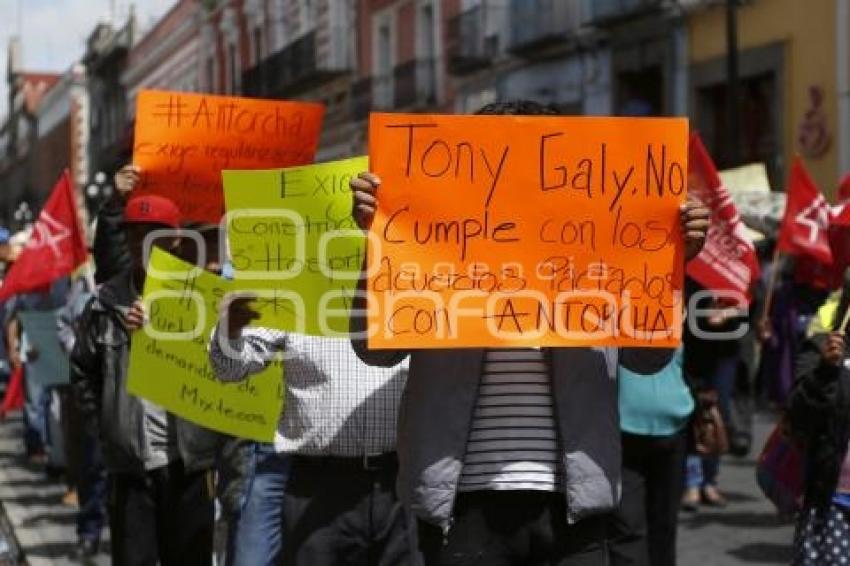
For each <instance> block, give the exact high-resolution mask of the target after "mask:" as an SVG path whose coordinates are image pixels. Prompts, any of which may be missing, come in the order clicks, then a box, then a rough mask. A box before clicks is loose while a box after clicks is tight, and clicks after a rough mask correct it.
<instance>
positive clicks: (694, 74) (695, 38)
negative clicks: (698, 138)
mask: <svg viewBox="0 0 850 566" xmlns="http://www.w3.org/2000/svg"><path fill="white" fill-rule="evenodd" d="M841 6H844V10H845V12H846V10H847V8H846V2H843V1H835V0H827V1H823V2H797V1H794V0H753V1H751V2H744V3H741V5H740V6H739V7H738V9H737V19H738V44H739V69H740V71H739V76H740V82H739V84H740V86H739V96H738V109H737V113H738V114H737V115H738V120H739V124H740V136H739V142H738V144H739V147H740V155H739V157H738V160H737V162H736V161H735V160H733V159H732V158H731V157H730V156H729V154H728V151H727V148H728V143H727V141H726V140H728V133H727V125H726V113H727V104H728V101H727V92H728V87H727V84H726V76H727V75H726V67H725V65H726V63H725V61H726V60H725V57H726V14H725V9H724V6H722V5H711V4H709V5H707V6H704V7H701V8H700V9H697V10H694V11H693V12H692V13H691V14H690V17H689V19H688V52H689V54H690V66H689V74H690V86H689V92H688V95H689V114H690V116H691V119H692V125H693V127H695V128H697V129H698V130H699V131H700V132H701V134H702V136H703V138H704V140H705V142H706V145H707V147H708V149H709V151H710V152H711V153H712V155H713V156H714V158H715V160H716V161H717V162H718V166H720V167H721V168H723V167H730V166H734V165H740V164H743V163H749V162H754V161H762V162H764V163H765V164H766V166H767V169H768V173H769V176H770V180H771V186H772V187H773V188H774V190H785V188H786V183H787V175H788V170H789V165H790V163H791V161H792V159H793V157H794V155H800V156H801V157H802V158H803V159H804V160H805V163H806V166H807V168H808V169H809V171H810V172H811V173H812V176H813V178H814V180H815V181H816V183H817V184H818V186H819V187H820V189H821V190H822V191H823V192H824V193H825V194H826V195H828V196H831V195H834V193H835V189H836V187H837V184H838V179H839V175H840V174H841V173H846V172H847V170H848V158H847V157H844V158H842V159H843V165H842V164H841V163H840V161H841V160H840V159H839V153H840V152H843V153H844V154H845V155H846V152H847V148H846V141H844V142H843V143H844V145H845V147H844V149H842V148H841V146H842V140H846V136H847V133H846V129H844V128H847V125H846V121H847V120H848V118H847V117H846V116H845V118H844V125H843V126H842V123H841V121H840V120H839V99H841V98H842V97H843V99H844V102H843V104H845V105H846V104H847V98H846V97H847V96H848V94H847V85H846V83H845V85H844V87H843V89H844V91H843V94H842V92H841V89H840V88H839V84H838V81H837V79H838V77H839V76H840V75H841V68H840V66H839V59H843V64H844V65H845V68H846V65H847V52H846V46H845V48H844V51H843V53H842V50H841V48H840V43H839V42H838V38H839V34H838V30H839V29H841V27H842V26H845V29H846V26H848V25H850V24H848V22H850V17H848V16H847V15H846V13H845V14H844V20H845V21H844V22H843V23H841V18H840V17H839V16H840V10H839V8H840V7H841ZM844 33H845V34H846V33H847V32H846V31H845V32H844ZM845 37H846V36H845ZM845 41H846V40H845ZM839 55H840V56H839ZM845 72H846V71H845ZM846 112H848V110H847V109H846V106H845V113H846Z"/></svg>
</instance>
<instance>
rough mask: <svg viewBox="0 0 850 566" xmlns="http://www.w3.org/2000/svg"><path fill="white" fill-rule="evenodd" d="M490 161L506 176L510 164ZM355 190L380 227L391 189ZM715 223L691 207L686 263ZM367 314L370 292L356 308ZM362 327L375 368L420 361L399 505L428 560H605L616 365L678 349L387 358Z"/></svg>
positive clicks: (412, 380)
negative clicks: (379, 211)
mask: <svg viewBox="0 0 850 566" xmlns="http://www.w3.org/2000/svg"><path fill="white" fill-rule="evenodd" d="M479 114H489V115H514V116H516V115H549V116H554V115H556V114H557V111H556V110H555V109H553V108H551V107H547V106H542V105H539V104H536V103H534V102H531V101H519V102H512V103H495V104H491V105H488V106H486V107H484V108H483V109H482V110H480V111H479ZM435 143H436V142H435ZM519 143H522V140H520V142H519ZM467 145H468V144H467ZM400 150H401V151H404V150H405V148H400ZM460 150H461V147H460V146H458V152H460ZM506 154H507V151H506V152H505V153H503V155H506ZM396 157H397V156H395V155H394V154H393V155H389V156H384V158H385V159H395V158H396ZM375 161H376V156H375V155H370V162H372V163H374V162H375ZM487 163H489V164H490V168H489V171H490V173H491V176H492V177H494V178H495V177H497V176H498V171H499V165H498V163H499V162H498V157H497V159H496V160H495V161H494V160H493V159H489V160H487ZM484 170H485V173H486V171H487V170H488V169H487V168H486V167H485V169H484ZM528 174H529V176H531V175H534V174H536V171H529V172H528ZM351 189H352V191H353V192H354V217H355V219H356V220H357V222H358V224H359V226H360V227H361V229H363V230H369V228H370V226H371V224H372V220H373V218H374V216H375V212H376V208H377V205H378V201H379V199H380V198H381V193H382V191H384V190H385V189H382V188H381V181H380V179H378V178H377V176H375V175H373V174H371V173H363V174H361V175H360V177H359V178H358V179H355V180H353V181H352V182H351ZM543 213H544V212H543V211H540V214H543ZM708 217H709V214H708V210H707V209H706V208H705V207H703V206H701V205H698V204H695V203H689V204H687V205H685V206H683V207H682V209H681V213H680V218H679V221H680V224H681V233H682V234H683V235H684V250H682V251H683V252H684V253H682V254H681V255H680V256H678V257H682V258H684V259H689V258H692V257H694V256H695V255H696V254H697V253H699V251H700V249H701V246H702V243H703V241H704V240H705V235H706V231H707V228H708ZM496 236H497V235H496V234H495V232H494V233H493V237H494V238H495V237H496ZM434 253H435V254H436V253H438V252H434ZM431 259H433V258H431ZM506 259H508V260H509V259H510V258H506ZM366 275H367V274H366V273H364V274H363V278H362V280H361V285H365V280H366ZM370 306H371V305H370ZM365 307H366V304H365V297H364V294H363V293H361V294H359V295H358V297H357V300H356V303H355V309H354V311H353V313H358V314H359V313H363V312H366V308H365ZM351 330H352V346H353V347H354V349H355V351H356V352H357V354H358V355H359V356H360V358H361V359H362V360H363V361H364V362H366V363H367V364H369V365H374V366H392V365H395V364H398V363H399V362H401V361H403V360H405V359H407V358H408V357H409V359H410V368H411V370H410V376H409V378H408V381H407V386H406V389H405V395H404V404H403V406H402V408H401V414H402V415H403V418H401V419H399V432H398V437H399V446H398V451H399V468H400V471H399V490H400V493H399V497H400V498H401V500H402V501H403V502H404V503H405V505H406V506H407V507H408V508H409V509H410V510H411V511H412V512H413V513H414V514H415V516H416V517H417V519H418V534H419V548H420V551H421V552H422V554H423V557H424V560H425V563H426V564H427V565H429V566H430V565H440V564H459V563H465V562H466V561H468V562H469V563H472V562H476V563H481V564H487V565H488V566H500V565H509V564H543V563H545V564H553V565H554V564H557V565H569V566H574V565H594V566H595V565H597V564H603V563H605V561H606V553H605V530H606V519H607V515H608V514H610V513H611V511H612V510H614V509H615V508H616V506H617V505H618V502H619V495H620V494H619V491H620V487H619V486H620V466H621V461H620V431H619V426H618V407H617V384H616V373H617V370H618V367H621V368H626V369H628V370H629V371H631V372H633V373H635V374H639V375H648V374H652V373H655V372H657V371H659V370H660V369H661V368H663V367H664V366H665V365H666V364H667V363H668V361H669V360H670V358H671V356H672V354H673V350H671V349H666V348H665V349H660V348H655V349H652V348H615V347H593V348H591V347H573V348H566V347H557V348H550V349H541V348H536V347H527V348H521V349H520V348H509V347H504V348H503V347H500V348H486V349H485V348H443V349H430V350H392V349H387V350H377V349H371V348H370V347H369V344H368V342H367V334H368V331H367V330H368V328H367V322H366V319H365V317H361V316H355V315H354V314H353V315H352V317H351ZM532 346H533V345H532Z"/></svg>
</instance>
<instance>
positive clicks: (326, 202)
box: [222, 157, 368, 336]
mask: <svg viewBox="0 0 850 566" xmlns="http://www.w3.org/2000/svg"><path fill="white" fill-rule="evenodd" d="M367 167H368V160H367V158H366V157H356V158H352V159H345V160H342V161H334V162H330V163H321V164H316V165H307V166H303V167H292V168H288V169H273V170H263V171H224V172H223V173H222V175H223V180H224V199H225V204H226V208H227V233H228V237H229V242H230V256H231V259H232V261H233V269H234V277H235V283H236V285H237V287H238V288H240V289H242V290H245V291H250V292H253V293H254V294H256V295H257V297H258V299H257V301H256V302H255V307H256V308H257V310H258V311H259V312H260V315H261V319H260V322H259V324H260V325H262V326H270V327H274V328H279V329H282V330H289V331H292V332H298V333H301V334H309V335H313V336H340V335H345V334H347V333H348V318H349V312H350V310H351V302H352V298H353V293H354V291H355V289H356V288H357V279H358V277H359V274H360V269H361V267H362V263H363V254H364V249H365V235H364V234H363V233H362V232H361V231H360V230H359V229H358V228H357V225H356V224H355V222H354V219H353V218H352V217H351V202H352V197H351V191H350V189H349V186H348V183H349V181H350V180H351V178H352V177H355V176H357V174H358V173H360V172H362V171H366V170H367Z"/></svg>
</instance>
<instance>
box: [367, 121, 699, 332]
mask: <svg viewBox="0 0 850 566" xmlns="http://www.w3.org/2000/svg"><path fill="white" fill-rule="evenodd" d="M369 134H370V136H369V149H370V152H369V160H370V163H371V167H372V171H373V172H374V173H376V174H377V175H378V177H379V178H380V179H381V186H380V188H379V189H378V210H377V213H376V216H375V220H374V222H373V224H372V228H371V230H370V234H369V236H370V237H369V243H368V268H367V280H368V285H367V288H368V293H369V295H368V304H369V313H368V319H369V325H368V332H369V336H368V339H369V345H370V346H371V347H373V348H450V347H484V346H577V345H641V346H645V345H649V346H673V345H676V344H678V343H679V342H680V339H681V322H682V304H681V294H680V292H681V289H682V278H683V267H684V266H683V264H684V261H683V245H682V235H681V229H680V224H679V222H680V221H679V207H680V206H681V203H682V202H683V201H684V199H685V197H686V194H687V188H686V179H687V170H688V168H687V156H688V122H687V120H686V119H681V118H589V117H587V118H585V117H581V118H578V117H575V118H572V117H516V116H435V115H405V114H372V116H371V119H370V124H369Z"/></svg>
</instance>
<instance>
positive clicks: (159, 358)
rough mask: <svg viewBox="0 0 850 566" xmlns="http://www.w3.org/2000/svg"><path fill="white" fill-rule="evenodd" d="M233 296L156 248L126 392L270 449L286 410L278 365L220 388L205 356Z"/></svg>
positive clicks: (222, 283)
mask: <svg viewBox="0 0 850 566" xmlns="http://www.w3.org/2000/svg"><path fill="white" fill-rule="evenodd" d="M231 290H233V283H232V282H230V281H227V280H224V279H222V278H220V277H218V276H216V275H214V274H212V273H209V272H206V271H203V270H201V269H199V268H196V267H194V266H192V265H190V264H187V263H185V262H183V261H181V260H179V259H177V258H176V257H173V256H171V255H169V254H168V253H166V252H163V251H162V250H159V249H157V248H154V249H153V253H152V254H151V259H150V265H149V269H148V277H147V280H146V281H145V290H144V301H145V306H146V312H147V314H148V318H149V322H148V325H147V326H146V327H145V328H144V329H142V330H138V331H136V332H134V333H133V337H132V346H131V349H130V367H129V370H128V372H129V379H128V382H127V389H128V390H129V392H130V393H132V394H133V395H137V396H139V397H142V398H144V399H147V400H149V401H151V402H153V403H156V404H157V405H160V406H162V407H164V408H165V409H166V410H168V411H169V412H171V413H174V414H175V415H178V416H180V417H182V418H184V419H186V420H188V421H191V422H194V423H196V424H198V425H201V426H203V427H206V428H209V429H212V430H216V431H219V432H223V433H227V434H231V435H233V436H238V437H242V438H250V439H253V440H259V441H265V442H268V441H271V440H273V439H274V433H275V430H276V429H277V423H278V419H279V417H280V413H281V410H282V408H283V397H284V395H283V393H284V389H283V388H284V385H283V380H282V379H281V375H282V373H283V366H282V363H281V362H280V361H279V360H276V361H273V362H272V363H271V364H270V366H269V367H268V368H267V369H266V370H265V371H263V372H261V373H258V374H255V375H252V376H249V377H248V378H246V379H245V380H244V381H241V382H238V383H224V382H222V381H219V380H218V379H217V378H216V376H215V373H214V371H213V369H212V367H211V366H210V362H209V357H208V354H207V352H208V350H207V348H208V342H209V340H210V336H211V333H212V329H213V327H214V326H215V324H216V322H217V318H218V308H219V302H220V301H221V300H222V299H223V298H224V297H225V296H226V295H227V294H228V293H229V292H230V291H231Z"/></svg>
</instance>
